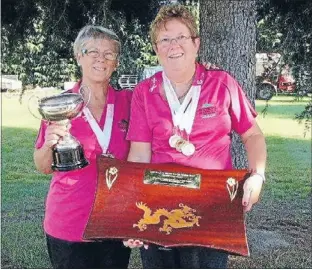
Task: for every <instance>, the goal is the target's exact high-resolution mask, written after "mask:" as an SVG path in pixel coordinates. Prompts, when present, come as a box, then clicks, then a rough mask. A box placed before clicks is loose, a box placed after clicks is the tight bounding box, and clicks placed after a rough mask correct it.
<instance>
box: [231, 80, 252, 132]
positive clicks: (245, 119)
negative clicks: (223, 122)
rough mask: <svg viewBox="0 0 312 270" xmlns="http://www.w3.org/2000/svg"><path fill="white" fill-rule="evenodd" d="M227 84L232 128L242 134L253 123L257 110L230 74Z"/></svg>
mask: <svg viewBox="0 0 312 270" xmlns="http://www.w3.org/2000/svg"><path fill="white" fill-rule="evenodd" d="M227 86H228V89H229V92H230V97H231V105H230V108H229V113H230V116H231V122H232V129H233V130H234V131H235V132H236V133H238V134H243V133H245V132H246V131H247V130H248V129H250V128H251V127H252V125H253V124H254V121H255V117H256V116H257V112H256V111H255V109H254V108H253V106H252V105H251V104H250V102H249V100H248V99H247V97H246V95H245V93H244V91H243V90H242V88H241V86H240V85H239V84H238V82H237V81H236V80H234V78H232V77H231V76H229V80H228V84H227Z"/></svg>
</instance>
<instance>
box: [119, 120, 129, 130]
mask: <svg viewBox="0 0 312 270" xmlns="http://www.w3.org/2000/svg"><path fill="white" fill-rule="evenodd" d="M128 125H129V122H128V121H127V120H125V119H122V120H120V121H119V122H118V127H119V129H120V130H121V131H122V132H127V130H128Z"/></svg>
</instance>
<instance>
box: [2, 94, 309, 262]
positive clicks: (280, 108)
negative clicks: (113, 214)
mask: <svg viewBox="0 0 312 270" xmlns="http://www.w3.org/2000/svg"><path fill="white" fill-rule="evenodd" d="M277 98H278V99H277ZM292 100H293V98H291V97H288V98H285V97H275V98H274V99H273V100H272V101H270V103H269V105H270V107H269V108H268V114H267V115H266V116H265V117H263V116H262V115H261V110H263V108H264V106H265V102H263V101H257V102H256V104H257V111H258V113H259V116H258V117H257V121H258V123H259V125H260V127H261V128H262V129H263V131H264V133H265V136H266V141H267V145H268V164H267V174H266V176H267V182H266V183H265V185H264V190H263V196H262V199H261V201H260V202H259V204H258V205H257V206H255V208H256V209H257V207H258V208H259V207H261V206H263V208H264V209H265V210H264V211H263V216H261V215H260V216H259V213H260V212H257V213H258V214H257V215H254V219H253V223H255V224H258V223H260V222H262V221H263V220H264V221H263V223H264V224H267V223H268V222H270V220H265V219H266V218H267V216H269V215H271V217H270V218H271V220H272V221H271V222H272V224H277V222H278V221H280V219H281V217H279V216H278V215H276V216H274V217H272V215H274V214H272V213H271V212H272V209H273V210H274V209H275V208H276V209H277V211H280V209H279V208H278V207H275V204H278V203H279V202H281V201H282V202H285V204H291V205H293V204H294V203H297V204H300V200H304V199H305V198H307V197H308V196H309V195H310V194H311V184H310V180H311V141H310V140H311V135H310V133H308V136H306V137H304V136H303V132H304V125H300V124H298V122H297V121H296V120H294V119H293V118H294V114H295V113H299V112H300V111H301V110H303V109H304V105H305V104H306V103H305V102H302V101H301V102H293V101H292ZM39 123H40V121H39V120H38V119H35V118H34V117H33V116H32V115H31V114H30V113H29V112H28V108H27V103H26V102H23V103H22V105H20V103H19V102H18V99H17V98H16V99H5V98H3V99H2V185H1V193H2V194H1V195H2V198H1V200H2V205H1V207H2V209H1V210H2V216H1V218H2V239H1V242H2V250H1V254H2V259H3V258H5V260H3V262H2V267H4V268H50V267H51V266H50V263H49V259H48V255H47V251H46V243H45V238H44V234H43V230H42V219H43V214H44V200H45V196H46V194H47V191H48V188H49V184H50V178H51V176H50V175H42V174H40V173H38V172H37V171H36V169H35V166H34V163H33V148H34V141H35V139H36V134H37V129H38V128H39ZM270 207H271V208H270ZM299 207H301V205H300V206H299ZM268 208H270V209H269V210H268V212H267V209H268ZM287 208H288V205H287ZM299 209H301V208H299ZM297 212H298V213H297ZM290 213H291V214H293V212H290ZM296 213H297V215H298V216H300V218H303V220H306V217H305V216H304V215H302V211H301V210H300V211H296ZM260 214H261V213H260ZM249 215H251V216H252V213H251V214H249ZM258 216H259V221H258V220H257V217H258ZM283 218H284V217H283ZM255 221H256V222H255ZM255 226H256V225H255ZM276 226H277V227H278V228H279V227H280V225H276ZM287 252H288V253H287V254H290V255H292V253H293V249H290V250H289V251H287ZM304 252H305V250H303V251H302V254H303V255H302V257H304V256H305V254H304ZM287 254H286V255H287ZM268 255H270V256H271V254H270V253H269V254H266V255H265V258H264V259H263V262H262V261H256V262H255V258H252V259H251V258H240V257H236V258H235V260H236V264H234V266H237V267H241V266H242V267H243V268H244V267H246V265H250V264H248V263H247V264H246V260H250V262H251V265H252V266H253V267H259V266H260V268H261V266H263V265H267V256H268ZM290 255H287V256H290ZM133 256H134V257H135V259H139V254H138V252H137V251H136V252H133ZM237 258H238V259H237ZM257 258H258V259H259V258H262V257H261V256H260V257H259V256H258V257H256V259H257ZM240 260H242V262H241V264H240ZM271 260H272V259H271ZM302 260H303V259H302V258H301V257H300V259H298V262H299V263H302ZM233 262H234V261H233V260H232V262H231V263H232V264H231V265H233ZM283 262H284V264H285V265H286V266H287V265H288V264H287V263H288V261H287V260H285V259H283ZM252 263H254V264H252ZM135 265H138V263H136V264H135ZM231 265H230V266H231ZM276 265H278V266H280V265H282V266H284V265H283V264H280V263H279V264H277V263H276V264H270V265H269V266H271V267H273V268H274V267H275V266H276Z"/></svg>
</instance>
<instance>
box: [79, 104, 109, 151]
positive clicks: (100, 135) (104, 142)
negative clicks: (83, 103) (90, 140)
mask: <svg viewBox="0 0 312 270" xmlns="http://www.w3.org/2000/svg"><path fill="white" fill-rule="evenodd" d="M83 112H84V114H85V117H86V119H87V121H88V123H89V125H90V127H91V128H92V130H93V132H94V134H95V135H96V138H97V140H98V142H99V144H100V146H101V148H102V151H103V154H106V152H107V149H108V146H109V142H110V139H111V135H112V127H113V118H114V104H107V109H106V118H105V124H104V128H103V131H102V130H101V128H100V127H99V125H98V123H97V122H96V120H95V119H94V117H93V115H92V113H91V112H90V110H89V109H88V108H87V107H85V108H84V109H83Z"/></svg>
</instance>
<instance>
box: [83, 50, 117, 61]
mask: <svg viewBox="0 0 312 270" xmlns="http://www.w3.org/2000/svg"><path fill="white" fill-rule="evenodd" d="M81 52H82V53H83V54H85V55H88V56H90V57H92V58H98V57H100V55H103V56H104V58H105V59H106V60H110V61H114V60H116V59H117V58H118V53H113V52H103V53H101V52H99V51H98V50H95V49H90V50H88V49H82V50H81Z"/></svg>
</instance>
